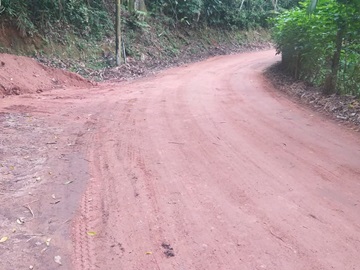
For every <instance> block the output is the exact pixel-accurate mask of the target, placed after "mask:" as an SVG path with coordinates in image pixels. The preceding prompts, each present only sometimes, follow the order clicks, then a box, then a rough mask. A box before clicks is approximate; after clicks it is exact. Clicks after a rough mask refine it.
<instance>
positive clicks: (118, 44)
mask: <svg viewBox="0 0 360 270" xmlns="http://www.w3.org/2000/svg"><path fill="white" fill-rule="evenodd" d="M115 29H116V38H115V43H116V48H115V50H116V65H118V66H119V65H120V64H121V2H120V0H116V22H115Z"/></svg>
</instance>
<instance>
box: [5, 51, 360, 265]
mask: <svg viewBox="0 0 360 270" xmlns="http://www.w3.org/2000/svg"><path fill="white" fill-rule="evenodd" d="M278 60H279V58H278V57H276V56H274V51H263V52H254V53H244V54H240V55H231V56H221V57H215V58H211V59H209V60H207V61H204V62H200V63H195V64H190V65H188V66H183V67H178V68H173V69H169V70H166V71H163V72H161V73H159V74H157V75H156V76H153V77H149V78H145V79H141V80H137V81H132V82H125V83H120V84H104V85H100V86H98V87H96V88H92V89H82V90H81V89H67V90H66V91H64V90H52V91H49V92H46V94H45V93H42V94H33V95H28V96H23V97H21V96H20V97H10V98H6V99H4V100H1V102H0V104H1V105H0V112H2V117H3V122H2V123H3V128H4V130H5V131H6V132H7V133H9V134H10V132H11V130H10V128H14V126H15V127H19V129H21V130H22V132H23V133H24V134H27V135H26V136H27V137H26V138H25V139H23V138H21V137H19V138H18V137H16V138H17V141H22V140H23V141H24V142H27V141H30V140H32V141H31V144H32V145H34V146H36V147H35V148H36V149H32V148H29V149H28V150H27V155H30V156H31V157H32V158H33V159H34V160H35V161H36V166H37V167H36V168H37V169H36V170H35V169H34V171H31V173H32V174H31V178H30V180H29V179H28V178H26V177H25V176H23V177H22V178H19V179H23V180H22V181H25V180H26V179H28V180H26V181H28V182H26V183H31V184H26V185H25V184H23V185H21V186H20V191H19V190H18V189H17V188H16V186H15V187H14V185H15V184H14V183H13V182H11V183H10V182H9V181H10V180H9V181H5V182H3V183H2V186H0V187H2V191H1V192H2V193H1V194H2V195H0V200H1V203H2V205H4V206H5V207H2V209H1V212H0V214H1V215H0V217H3V219H4V220H5V221H4V222H3V225H2V226H3V227H2V228H1V231H0V233H1V234H2V235H1V234H0V238H1V237H2V236H4V235H6V234H9V235H10V238H9V239H8V240H7V241H5V242H4V243H1V244H0V259H1V263H3V265H4V267H3V268H1V267H0V268H1V269H27V268H28V267H29V265H32V266H34V269H59V267H60V266H59V265H58V262H55V261H54V257H55V256H60V257H61V260H62V261H61V263H62V268H61V269H74V270H85V269H86V270H93V269H94V270H95V269H104V270H118V269H119V270H121V269H124V270H130V269H141V270H142V269H157V270H159V269H161V270H167V269H176V270H188V269H195V270H201V269H204V270H205V269H206V270H209V269H214V270H217V269H222V270H225V269H226V270H230V269H234V270H235V269H236V270H240V269H249V270H252V269H269V270H270V269H271V270H279V269H284V270H285V269H288V270H296V269H299V270H304V269H306V270H310V269H324V270H325V269H339V270H350V269H360V256H359V250H360V196H359V195H360V137H359V134H358V133H355V132H353V131H350V130H347V128H346V127H344V126H338V125H337V123H335V122H333V121H332V120H328V119H326V118H324V117H323V116H321V115H318V114H317V113H315V112H313V111H311V110H309V109H308V108H304V107H302V106H299V105H297V104H296V103H294V102H293V101H290V100H288V99H287V98H286V97H285V96H283V95H282V94H281V93H279V92H277V91H276V90H275V89H273V87H272V86H271V84H270V83H269V82H267V81H266V80H265V79H264V78H263V76H262V71H263V70H264V68H266V67H268V66H269V65H271V64H272V63H274V62H275V61H278ZM11 117H12V118H11ZM16 117H17V118H16ZM25 117H27V118H25ZM28 118H31V119H33V120H32V121H31V122H29V121H27V120H26V119H28ZM9 119H10V120H11V119H15V120H16V119H17V120H16V121H17V123H23V126H16V125H15V124H14V123H13V122H11V121H10V120H9ZM24 119H25V120H24ZM15 120H14V121H15ZM21 121H23V122H21ZM11 123H13V124H11ZM5 124H6V125H5ZM18 125H20V124H18ZM25 127H27V129H26V128H25ZM26 132H27V133H26ZM16 136H20V135H16ZM24 136H25V135H24ZM9 140H11V139H9ZM17 141H14V143H16V142H17ZM5 142H7V141H5ZM5 142H4V140H3V143H2V147H3V148H4V149H3V152H2V155H3V156H6V155H7V156H8V157H9V156H10V154H11V153H12V152H11V151H12V150H9V149H8V148H6V145H7V144H5ZM9 143H10V141H9ZM19 145H22V144H21V143H19ZM12 149H14V148H12ZM16 149H23V148H21V147H20V146H19V147H18V148H16ZM25 149H27V148H25ZM29 153H30V154H29ZM25 154H26V153H24V154H23V153H22V152H21V151H20V150H19V151H18V152H16V153H14V154H13V155H17V156H18V158H17V159H16V158H14V161H12V162H13V164H17V163H19V165H18V166H21V164H23V163H24V162H25V161H21V160H22V159H21V157H22V156H24V155H25ZM40 157H41V158H42V159H40ZM8 160H9V159H8ZM35 161H34V162H35ZM21 162H23V163H21ZM26 162H30V161H29V159H26ZM24 164H25V163H24ZM26 164H28V163H26ZM10 166H11V164H4V165H3V168H5V167H6V168H10V169H9V171H8V172H9V174H8V175H7V174H5V173H3V174H0V176H1V177H2V176H3V175H6V177H7V178H4V179H13V178H11V177H10V176H14V179H15V178H16V177H20V176H21V175H25V174H21V172H19V174H18V175H16V173H15V172H16V170H17V169H16V168H17V167H18V166H17V165H16V166H15V168H14V167H12V168H11V167H10ZM1 172H5V169H3V171H1V170H0V173H1ZM49 172H51V174H50V173H49ZM19 175H20V176H19ZM37 175H40V176H41V177H42V178H41V179H43V180H42V182H41V181H40V182H39V183H38V182H36V181H34V180H31V179H33V176H35V177H37ZM49 175H50V176H49ZM24 179H25V180H24ZM35 179H37V178H35ZM16 183H17V184H18V185H20V184H19V183H21V181H19V182H16ZM29 188H33V189H32V190H31V196H29V195H28V193H29V190H28V189H29ZM14 190H15V191H14ZM52 194H53V195H55V196H52ZM34 197H35V198H34ZM58 197H59V198H60V199H59V201H60V202H58V203H55V202H54V201H53V200H56V198H58ZM14 198H16V199H14ZM34 200H37V201H34ZM49 202H50V203H49ZM23 205H28V206H31V210H32V211H33V214H31V213H29V211H28V208H26V207H22V206H23ZM20 209H21V210H20ZM11 211H12V212H14V213H18V214H17V215H15V214H13V215H11V214H9V213H10V212H11ZM20 214H22V215H25V217H26V218H27V220H26V221H28V222H25V224H22V225H16V226H18V232H16V233H14V232H13V234H14V235H13V236H12V235H11V233H10V232H9V231H11V228H12V226H13V225H12V224H13V221H14V220H16V217H18V216H19V215H20ZM50 221H51V222H50ZM20 226H22V227H20ZM19 227H20V228H19ZM20 232H21V233H22V234H21V233H20ZM39 232H40V234H41V236H39V235H38V234H39ZM31 237H35V238H31ZM47 237H51V238H52V240H51V241H52V242H51V244H50V245H47V246H46V245H45V244H44V239H47ZM29 239H30V240H29ZM15 240H16V241H15ZM36 241H38V242H36ZM32 242H33V245H30V244H31V243H32ZM45 242H46V241H45ZM43 248H45V251H42V250H43ZM17 251H19V252H20V253H21V252H22V253H21V254H22V255H19V253H18V252H17ZM35 251H36V252H35ZM1 254H3V255H1ZM15 266H16V268H15ZM25 266H26V267H27V268H20V267H25Z"/></svg>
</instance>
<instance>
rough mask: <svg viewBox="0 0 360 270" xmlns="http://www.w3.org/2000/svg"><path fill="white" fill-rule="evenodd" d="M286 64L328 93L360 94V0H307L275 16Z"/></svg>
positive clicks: (276, 35) (297, 75) (297, 76)
mask: <svg viewBox="0 0 360 270" xmlns="http://www.w3.org/2000/svg"><path fill="white" fill-rule="evenodd" d="M272 21H273V23H274V28H273V38H274V41H275V43H276V48H277V50H278V52H279V53H281V55H282V65H283V67H284V68H285V69H286V70H287V71H288V72H289V73H290V74H291V75H292V76H293V77H294V78H295V79H300V80H303V81H307V82H309V83H311V84H313V85H315V86H319V87H321V88H322V92H323V94H325V95H330V94H345V95H351V96H355V97H359V96H360V1H359V0H322V1H319V2H317V1H310V0H307V1H305V2H302V3H300V4H299V6H298V7H295V8H294V9H291V10H288V11H284V12H282V13H281V15H279V16H278V17H276V18H274V19H273V20H272Z"/></svg>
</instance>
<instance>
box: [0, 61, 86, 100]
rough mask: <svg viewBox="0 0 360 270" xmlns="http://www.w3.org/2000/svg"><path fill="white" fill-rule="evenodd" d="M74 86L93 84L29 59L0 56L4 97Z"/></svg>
mask: <svg viewBox="0 0 360 270" xmlns="http://www.w3.org/2000/svg"><path fill="white" fill-rule="evenodd" d="M74 86H75V87H89V86H91V82H90V81H88V80H85V79H84V78H82V77H81V76H79V75H77V74H75V73H71V72H68V71H65V70H59V69H54V68H49V67H46V66H44V65H42V64H40V63H38V62H36V61H35V60H33V59H31V58H28V57H24V56H15V55H11V54H0V96H2V97H4V96H6V95H20V94H24V93H35V92H37V93H40V92H43V91H46V90H50V89H54V88H62V87H74Z"/></svg>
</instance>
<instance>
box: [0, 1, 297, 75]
mask: <svg viewBox="0 0 360 270" xmlns="http://www.w3.org/2000/svg"><path fill="white" fill-rule="evenodd" d="M296 5H297V0H272V1H262V0H224V1H220V0H186V1H185V0H178V1H176V0H155V1H143V0H128V1H121V54H122V58H123V60H127V62H126V64H127V65H128V66H129V65H130V66H131V67H127V68H126V69H125V70H124V68H121V70H120V73H121V74H125V73H126V72H130V73H132V74H133V75H137V74H142V73H143V70H144V69H146V68H148V69H149V68H154V67H158V66H166V65H168V64H169V63H175V62H189V61H193V60H196V59H199V57H200V58H201V57H206V56H209V55H214V54H225V53H229V52H230V51H241V50H244V48H245V49H246V48H247V49H254V48H259V47H261V46H263V45H264V44H265V45H267V46H269V42H270V35H269V31H268V30H267V29H268V27H269V22H268V18H270V17H274V16H275V14H276V13H277V12H279V11H281V10H284V9H289V8H292V7H295V6H296ZM0 6H1V7H0V25H1V28H2V31H0V52H3V53H4V52H6V53H15V54H22V55H31V56H33V57H35V58H37V59H38V60H40V61H42V62H44V63H45V64H47V65H50V66H56V67H60V68H66V69H70V70H72V71H74V72H77V73H79V74H81V75H83V76H87V77H90V78H95V79H97V80H102V79H108V78H109V77H111V76H121V75H120V73H118V74H117V75H116V74H113V75H109V74H110V73H111V74H112V73H114V72H115V70H114V67H115V66H116V61H115V60H116V59H115V27H114V26H115V14H116V1H110V0H88V1H84V0H58V1H53V0H37V1H34V0H29V1H22V0H2V1H1V2H0ZM134 63H136V67H135V66H134V65H135V64H134ZM109 69H112V70H111V72H108V71H109ZM129 70H130V71H129ZM115 73H116V72H115Z"/></svg>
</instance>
